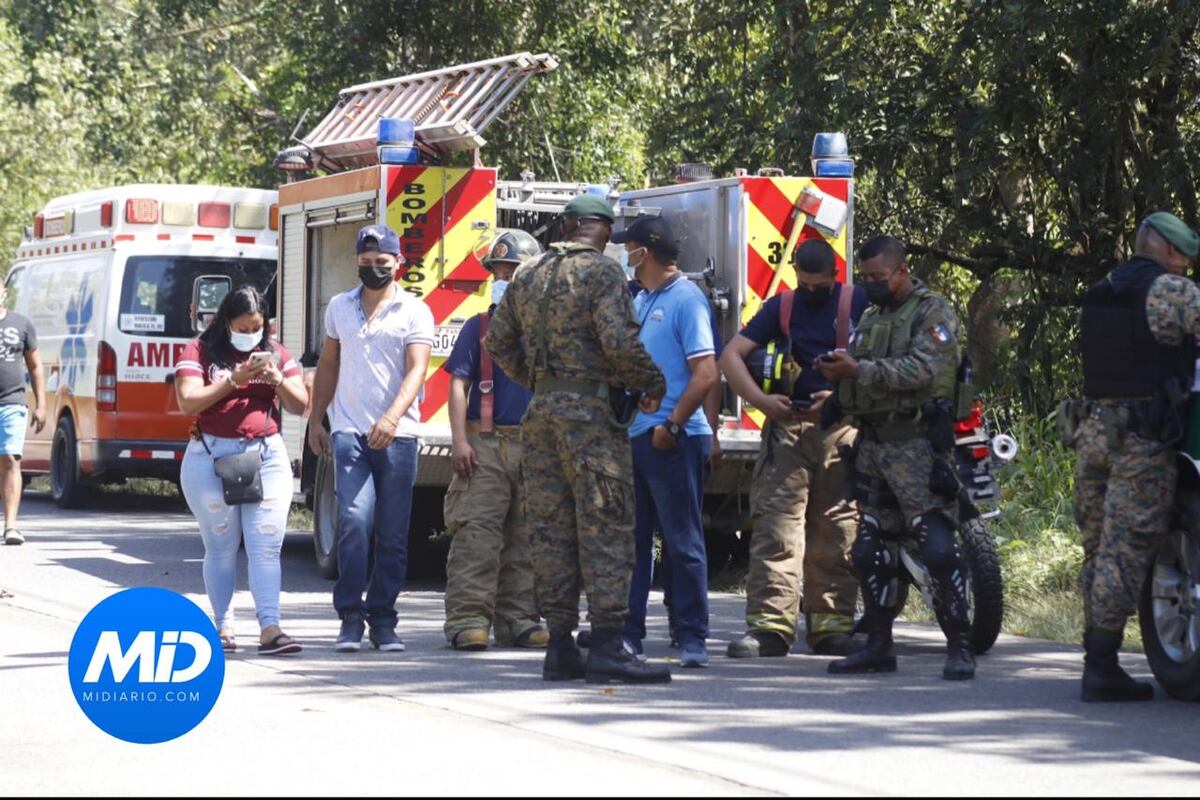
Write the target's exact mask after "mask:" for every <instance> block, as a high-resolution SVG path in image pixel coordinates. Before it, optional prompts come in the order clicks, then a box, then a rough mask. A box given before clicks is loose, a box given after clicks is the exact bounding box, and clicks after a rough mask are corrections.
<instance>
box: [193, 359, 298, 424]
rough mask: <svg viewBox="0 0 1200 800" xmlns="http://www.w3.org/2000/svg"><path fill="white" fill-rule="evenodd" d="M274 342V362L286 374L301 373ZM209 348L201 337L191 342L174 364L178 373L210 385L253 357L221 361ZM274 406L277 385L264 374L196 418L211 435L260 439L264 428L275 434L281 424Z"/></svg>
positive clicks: (289, 375)
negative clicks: (210, 353) (202, 380)
mask: <svg viewBox="0 0 1200 800" xmlns="http://www.w3.org/2000/svg"><path fill="white" fill-rule="evenodd" d="M272 344H273V345H274V347H275V353H276V355H277V359H276V362H275V364H276V366H277V367H279V371H280V372H282V373H283V377H284V378H291V377H293V376H295V375H299V374H300V365H299V364H297V363H296V360H295V359H294V358H292V356H291V354H289V353H288V351H287V348H285V347H284V346H283V345H281V344H279V343H278V342H273V343H272ZM206 349H207V348H205V347H204V346H203V345H202V344H201V343H200V340H199V339H193V340H192V341H190V342H188V345H187V347H185V348H184V349H183V354H182V355H181V356H180V357H179V361H178V363H176V365H175V376H176V377H178V378H182V377H185V376H187V377H192V378H203V379H204V385H205V386H208V385H210V384H213V383H219V382H221V381H223V380H225V376H227V375H229V374H230V373H231V372H233V370H234V369H235V368H236V367H239V366H241V365H242V364H244V363H245V362H246V361H247V360H248V359H249V357H250V354H249V353H247V354H246V357H245V358H243V359H241V360H240V361H238V362H237V363H235V364H232V365H230V364H222V363H218V362H214V361H213V360H212V359H211V358H209V355H208V353H207V352H206ZM274 406H275V387H274V386H272V385H271V384H270V383H268V382H267V379H266V378H265V377H262V378H254V379H252V380H251V381H250V382H249V383H248V384H246V385H245V386H243V387H242V388H240V389H234V390H233V392H231V393H230V394H229V395H228V396H227V397H225V399H223V400H221V401H219V402H217V403H214V404H213V405H211V406H209V407H208V408H207V409H205V410H204V411H201V412H200V414H199V415H198V416H197V418H196V420H197V422H199V423H200V430H201V431H203V432H204V433H207V434H208V435H209V436H220V437H222V438H224V439H239V438H242V437H246V438H261V437H262V436H263V435H264V431H265V435H267V436H273V435H275V434H276V433H278V432H279V425H278V424H276V422H275V418H274V415H273V414H272V411H273V410H274Z"/></svg>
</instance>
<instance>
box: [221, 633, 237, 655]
mask: <svg viewBox="0 0 1200 800" xmlns="http://www.w3.org/2000/svg"><path fill="white" fill-rule="evenodd" d="M217 635H218V636H220V639H221V649H222V650H224V651H225V652H226V653H236V652H237V637H236V636H234V635H233V634H232V633H229V634H226V635H224V636H221V635H220V634H217Z"/></svg>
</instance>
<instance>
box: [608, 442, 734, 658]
mask: <svg viewBox="0 0 1200 800" xmlns="http://www.w3.org/2000/svg"><path fill="white" fill-rule="evenodd" d="M652 436H653V432H652V431H649V432H647V433H644V434H642V435H641V436H636V437H634V439H633V440H632V441H633V491H634V498H635V502H636V504H637V508H636V512H635V516H634V539H635V543H636V553H637V561H636V563H635V565H634V569H633V581H632V583H631V584H630V587H629V617H628V618H627V619H626V621H625V627H624V629H623V630H622V632H621V633H622V636H623V637H624V638H625V639H628V640H630V641H635V642H640V641H641V640H642V639H644V638H646V603H647V600H648V599H649V596H650V584H651V582H652V581H653V579H654V531H655V530H660V531H662V536H663V551H664V561H667V562H669V564H670V567H669V575H670V580H669V581H667V583H669V589H670V597H669V599H668V600H667V602H668V604H669V607H670V612H671V616H672V617H673V618H674V620H675V633H676V636H677V637H678V639H679V643H680V645H681V646H684V647H686V646H687V645H688V644H689V643H703V642H704V640H705V639H707V638H708V556H707V554H706V553H705V550H704V527H703V524H702V521H701V514H702V506H703V503H704V478H705V475H706V473H707V471H708V455H709V452H710V451H711V449H712V439H711V437H708V436H687V435H684V436H683V437H681V438H680V440H679V444H677V445H676V446H675V447H674V448H672V449H670V450H656V449H654V446H653V445H651V443H650V440H651V437H652Z"/></svg>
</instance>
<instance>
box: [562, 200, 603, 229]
mask: <svg viewBox="0 0 1200 800" xmlns="http://www.w3.org/2000/svg"><path fill="white" fill-rule="evenodd" d="M563 216H564V217H599V218H600V219H603V220H608V224H609V225H611V224H613V222H614V221H615V220H616V217H614V216H613V211H612V206H610V205H609V204H608V203H607V202H605V201H604V200H601V199H600V198H599V197H596V195H594V194H581V195H579V196H578V197H575V198H573V199H572V200H571V202H569V203H567V207H566V208H564V209H563Z"/></svg>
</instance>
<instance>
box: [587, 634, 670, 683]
mask: <svg viewBox="0 0 1200 800" xmlns="http://www.w3.org/2000/svg"><path fill="white" fill-rule="evenodd" d="M591 645H592V646H591V647H590V648H588V657H587V682H588V683H670V682H671V670H669V669H667V667H666V666H665V665H658V664H647V663H646V662H644V661H638V660H637V658H636V657H635V656H634V655H633V653H631V652H630V651H629V650H627V649H626V648H625V644H624V642H622V641H621V630H620V628H593V629H592V642H591Z"/></svg>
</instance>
